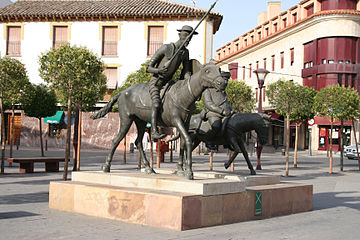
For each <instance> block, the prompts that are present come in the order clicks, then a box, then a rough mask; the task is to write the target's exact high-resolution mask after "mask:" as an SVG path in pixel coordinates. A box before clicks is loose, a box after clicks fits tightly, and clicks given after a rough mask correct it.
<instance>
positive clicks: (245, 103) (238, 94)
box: [226, 80, 256, 113]
mask: <svg viewBox="0 0 360 240" xmlns="http://www.w3.org/2000/svg"><path fill="white" fill-rule="evenodd" d="M226 94H227V97H228V100H229V102H230V104H231V106H232V107H233V109H234V110H235V111H237V112H239V113H245V112H252V111H253V110H254V107H255V102H256V100H255V98H254V96H253V93H252V90H251V88H250V87H249V86H248V85H246V83H245V82H239V81H236V80H230V81H229V83H228V85H227V87H226Z"/></svg>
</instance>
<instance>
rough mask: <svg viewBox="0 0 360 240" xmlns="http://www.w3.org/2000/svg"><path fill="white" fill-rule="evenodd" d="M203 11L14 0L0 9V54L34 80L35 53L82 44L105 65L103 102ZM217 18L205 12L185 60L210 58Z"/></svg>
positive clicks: (151, 2)
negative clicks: (16, 62) (18, 63)
mask: <svg viewBox="0 0 360 240" xmlns="http://www.w3.org/2000/svg"><path fill="white" fill-rule="evenodd" d="M206 12H207V10H204V9H200V8H197V7H192V6H187V5H183V4H178V3H173V2H171V1H167V0H128V1H123V0H111V1H110V0H109V1H99V0H84V1H76V0H36V1H32V0H19V1H18V2H16V3H13V4H10V5H8V6H6V7H4V8H1V9H0V23H1V24H0V33H1V36H2V37H1V38H0V57H4V56H9V57H13V58H16V59H18V60H20V61H21V62H22V63H24V64H25V67H26V70H27V73H28V76H29V78H30V81H31V82H32V83H36V84H38V83H42V82H43V80H42V79H41V78H40V76H39V72H38V68H39V63H38V59H39V56H40V54H42V53H44V52H46V51H48V50H50V49H51V48H54V47H57V46H59V45H60V44H63V43H64V42H68V43H70V44H71V45H77V46H85V47H87V48H88V49H90V50H91V51H93V52H94V53H96V54H97V55H98V56H100V57H101V59H102V60H103V62H104V64H105V75H106V76H107V88H108V92H107V95H106V96H105V98H104V102H105V101H107V100H109V99H110V94H111V92H112V91H113V90H115V89H116V88H117V87H118V86H121V85H122V84H123V83H124V82H125V80H126V78H127V76H128V75H129V74H130V73H132V72H135V71H136V70H138V69H139V68H140V66H141V64H142V63H145V62H146V61H147V60H149V59H150V57H151V56H152V55H153V54H154V52H155V51H156V50H157V49H158V48H159V47H160V46H161V45H162V44H165V43H170V42H176V41H177V40H178V31H177V29H181V27H182V26H183V25H190V26H193V27H195V26H196V25H197V24H198V22H199V20H200V19H201V18H202V16H203V15H204V14H205V13H206ZM221 21H222V16H221V15H220V14H219V13H216V12H211V13H210V14H209V16H208V17H207V18H206V19H205V20H204V21H203V22H202V23H201V25H200V26H199V28H198V29H197V32H198V33H199V34H198V35H196V36H194V37H193V39H192V41H191V43H190V45H189V47H188V48H189V52H190V58H193V59H197V60H198V61H200V62H201V63H205V62H208V61H209V60H210V59H212V58H213V56H212V53H213V50H212V48H213V35H214V34H215V33H216V32H217V30H218V29H219V27H220V24H221ZM100 106H101V105H100ZM62 131H65V130H62Z"/></svg>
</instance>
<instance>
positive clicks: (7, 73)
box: [0, 57, 29, 173]
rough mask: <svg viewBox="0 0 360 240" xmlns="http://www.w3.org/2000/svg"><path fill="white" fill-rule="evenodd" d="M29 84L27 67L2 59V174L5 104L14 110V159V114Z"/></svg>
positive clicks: (2, 170) (0, 96) (13, 60)
mask: <svg viewBox="0 0 360 240" xmlns="http://www.w3.org/2000/svg"><path fill="white" fill-rule="evenodd" d="M28 84H29V79H28V77H27V74H26V70H25V66H24V64H22V63H21V62H20V61H19V60H17V59H13V58H9V57H4V58H1V59H0V111H1V132H2V137H1V139H2V151H1V173H3V172H4V154H5V124H4V111H3V110H4V108H3V104H4V105H7V106H10V107H11V109H12V122H11V133H10V154H9V155H10V157H12V145H13V142H14V139H13V135H14V127H13V126H14V115H15V114H14V113H15V104H18V103H19V102H20V98H21V92H22V90H24V89H25V87H26V86H27V85H28Z"/></svg>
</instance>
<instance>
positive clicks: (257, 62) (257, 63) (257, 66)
mask: <svg viewBox="0 0 360 240" xmlns="http://www.w3.org/2000/svg"><path fill="white" fill-rule="evenodd" d="M258 69H259V61H256V70H258Z"/></svg>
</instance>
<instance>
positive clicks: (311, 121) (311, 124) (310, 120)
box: [307, 118, 315, 126]
mask: <svg viewBox="0 0 360 240" xmlns="http://www.w3.org/2000/svg"><path fill="white" fill-rule="evenodd" d="M307 123H308V125H309V126H314V125H315V120H314V119H313V118H312V119H309V120H308V121H307Z"/></svg>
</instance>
